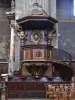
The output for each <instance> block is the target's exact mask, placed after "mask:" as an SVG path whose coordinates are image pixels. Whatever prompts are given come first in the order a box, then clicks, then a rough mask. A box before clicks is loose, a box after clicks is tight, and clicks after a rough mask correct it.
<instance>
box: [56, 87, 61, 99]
mask: <svg viewBox="0 0 75 100" xmlns="http://www.w3.org/2000/svg"><path fill="white" fill-rule="evenodd" d="M56 93H57V99H58V100H60V90H59V88H58V87H57V88H56Z"/></svg>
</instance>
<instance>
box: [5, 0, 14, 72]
mask: <svg viewBox="0 0 75 100" xmlns="http://www.w3.org/2000/svg"><path fill="white" fill-rule="evenodd" d="M6 15H7V17H8V20H9V24H10V29H11V34H10V35H11V38H10V58H9V68H8V74H11V73H12V72H13V71H14V34H15V33H14V29H15V1H14V0H11V10H10V11H8V12H6Z"/></svg>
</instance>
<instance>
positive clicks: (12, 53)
mask: <svg viewBox="0 0 75 100" xmlns="http://www.w3.org/2000/svg"><path fill="white" fill-rule="evenodd" d="M10 27H11V38H10V62H9V69H8V73H10V72H13V71H14V27H13V26H12V25H11V26H10Z"/></svg>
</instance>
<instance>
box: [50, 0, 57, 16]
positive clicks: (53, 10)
mask: <svg viewBox="0 0 75 100" xmlns="http://www.w3.org/2000/svg"><path fill="white" fill-rule="evenodd" d="M49 13H50V16H51V17H53V18H56V0H49Z"/></svg>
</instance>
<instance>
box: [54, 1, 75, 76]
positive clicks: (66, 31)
mask: <svg viewBox="0 0 75 100" xmlns="http://www.w3.org/2000/svg"><path fill="white" fill-rule="evenodd" d="M56 5H57V6H56V10H57V15H56V16H57V17H56V18H57V20H58V21H59V23H58V29H57V30H58V34H59V37H58V48H59V49H60V47H59V45H61V43H60V42H59V41H60V40H63V38H65V39H66V40H67V38H69V40H70V41H71V42H70V44H71V46H73V45H75V41H73V40H74V38H73V37H74V33H75V28H74V26H75V17H74V16H73V0H57V2H56ZM63 44H65V41H64V40H63ZM61 46H62V45H61ZM67 46H69V45H67ZM61 49H63V46H62V47H61ZM65 49H66V48H64V49H63V50H65ZM70 49H71V51H70V54H72V53H73V54H72V57H73V58H72V68H73V71H74V74H75V59H74V56H75V54H74V52H75V50H74V49H75V47H74V46H73V48H70V47H69V49H68V51H69V50H70ZM72 51H74V52H72Z"/></svg>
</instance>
